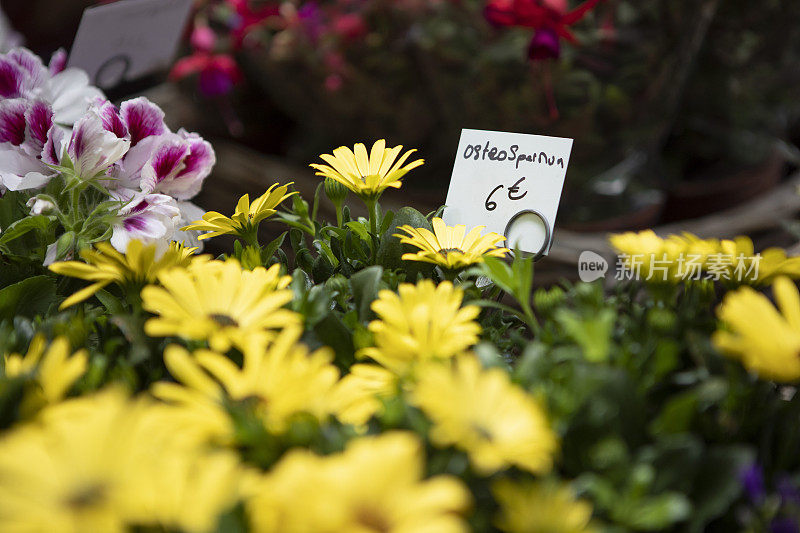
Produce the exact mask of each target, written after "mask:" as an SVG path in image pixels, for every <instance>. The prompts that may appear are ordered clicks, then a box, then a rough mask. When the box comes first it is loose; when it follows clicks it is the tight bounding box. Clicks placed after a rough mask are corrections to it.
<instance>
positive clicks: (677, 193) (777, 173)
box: [663, 150, 786, 222]
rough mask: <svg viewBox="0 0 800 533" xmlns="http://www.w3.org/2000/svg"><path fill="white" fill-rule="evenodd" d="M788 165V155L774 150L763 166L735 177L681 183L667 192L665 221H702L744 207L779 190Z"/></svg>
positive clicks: (740, 172) (747, 170)
mask: <svg viewBox="0 0 800 533" xmlns="http://www.w3.org/2000/svg"><path fill="white" fill-rule="evenodd" d="M785 163H786V159H785V157H784V155H783V154H782V153H781V152H780V151H778V150H774V151H772V152H771V153H770V154H769V155H768V156H767V157H766V159H765V160H764V162H762V163H761V164H760V165H756V166H754V167H751V168H747V169H743V170H741V171H739V172H738V173H735V174H733V175H730V176H725V177H721V178H715V179H700V180H693V181H684V182H680V183H677V184H675V185H674V186H673V187H670V188H669V189H668V190H667V191H666V192H667V202H666V205H665V206H664V219H663V221H664V222H674V221H677V220H686V219H692V218H698V217H701V216H704V215H708V214H710V213H714V212H717V211H720V210H722V209H726V208H729V207H734V206H737V205H739V204H742V203H744V202H746V201H748V200H750V199H751V198H753V197H754V196H758V195H759V194H762V193H764V192H766V191H768V190H770V189H772V188H773V187H775V186H776V185H777V184H778V182H779V181H780V180H781V177H782V176H783V170H784V165H785Z"/></svg>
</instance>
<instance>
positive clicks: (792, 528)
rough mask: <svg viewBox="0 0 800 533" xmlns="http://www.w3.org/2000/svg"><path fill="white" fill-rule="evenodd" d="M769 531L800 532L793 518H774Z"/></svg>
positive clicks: (772, 532)
mask: <svg viewBox="0 0 800 533" xmlns="http://www.w3.org/2000/svg"><path fill="white" fill-rule="evenodd" d="M769 530H770V532H771V533H800V527H798V525H797V522H796V521H795V520H794V519H793V518H776V519H774V520H773V521H772V522H771V523H770V525H769Z"/></svg>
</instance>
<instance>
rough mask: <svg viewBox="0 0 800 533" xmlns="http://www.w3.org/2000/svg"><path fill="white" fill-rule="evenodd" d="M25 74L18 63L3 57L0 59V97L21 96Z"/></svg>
mask: <svg viewBox="0 0 800 533" xmlns="http://www.w3.org/2000/svg"><path fill="white" fill-rule="evenodd" d="M25 78H26V75H25V74H24V72H23V71H22V69H21V68H20V66H19V65H17V64H16V63H14V62H13V61H10V60H8V59H5V58H1V59H0V97H3V98H17V97H19V96H22V87H23V85H24V84H25Z"/></svg>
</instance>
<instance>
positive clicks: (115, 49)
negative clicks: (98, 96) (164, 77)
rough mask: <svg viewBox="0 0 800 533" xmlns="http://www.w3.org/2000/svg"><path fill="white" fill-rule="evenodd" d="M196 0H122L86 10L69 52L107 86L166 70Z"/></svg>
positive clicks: (75, 62) (99, 83)
mask: <svg viewBox="0 0 800 533" xmlns="http://www.w3.org/2000/svg"><path fill="white" fill-rule="evenodd" d="M191 7H192V0H120V1H118V2H114V3H111V4H105V5H101V6H95V7H90V8H88V9H86V11H84V12H83V17H82V18H81V24H80V26H79V27H78V33H77V35H76V36H75V41H74V42H73V44H72V50H71V51H70V55H69V65H68V66H70V67H78V68H81V69H83V70H85V71H86V72H87V73H88V74H89V79H90V80H91V81H92V83H93V84H94V85H97V86H98V87H100V88H101V89H110V88H112V87H115V86H116V85H119V84H120V83H122V82H125V81H131V80H136V79H138V78H142V77H144V76H147V75H149V74H153V73H156V72H159V71H161V70H165V69H167V68H169V67H170V65H171V64H172V59H173V57H174V55H175V49H176V48H177V46H178V41H179V40H180V38H181V34H182V33H183V28H184V26H185V25H186V21H187V19H188V17H189V10H190V9H191Z"/></svg>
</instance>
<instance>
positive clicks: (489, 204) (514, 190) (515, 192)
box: [483, 177, 528, 211]
mask: <svg viewBox="0 0 800 533" xmlns="http://www.w3.org/2000/svg"><path fill="white" fill-rule="evenodd" d="M523 181H525V178H524V177H523V178H520V179H518V180H517V181H516V183H514V185H511V186H510V187H508V189H507V191H508V199H509V200H512V201H516V200H522V199H523V198H525V195H526V194H528V191H525V192H523V193H522V194H519V184H520V183H522V182H523ZM504 188H505V186H504V185H498V186H497V187H495V188H494V189H492V192H490V193H489V196H487V197H486V202H484V204H483V205H484V207H486V210H487V211H494V210H495V209H497V202H495V201H494V200H492V195H494V193H496V192H497V191H499V190H500V189H504Z"/></svg>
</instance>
